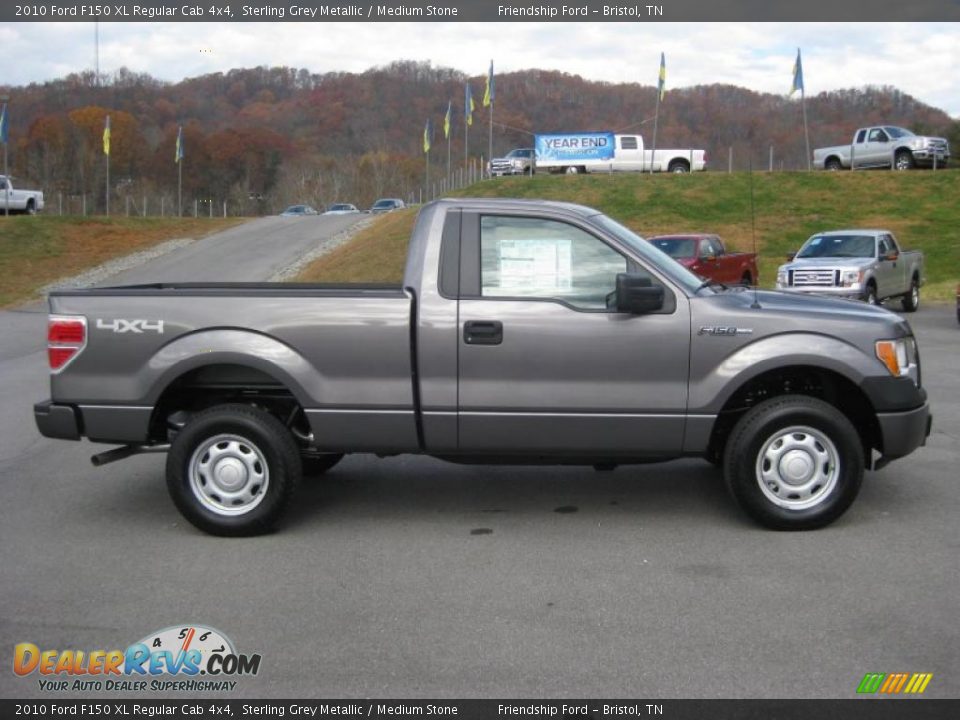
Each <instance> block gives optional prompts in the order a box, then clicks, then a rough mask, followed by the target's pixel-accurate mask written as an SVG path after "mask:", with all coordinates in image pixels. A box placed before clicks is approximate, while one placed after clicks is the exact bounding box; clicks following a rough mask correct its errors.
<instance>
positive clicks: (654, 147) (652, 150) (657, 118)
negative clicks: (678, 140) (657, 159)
mask: <svg viewBox="0 0 960 720" xmlns="http://www.w3.org/2000/svg"><path fill="white" fill-rule="evenodd" d="M659 123H660V89H659V88H657V109H656V111H655V112H654V114H653V145H651V146H650V174H651V175H653V156H654V155H656V153H657V125H659Z"/></svg>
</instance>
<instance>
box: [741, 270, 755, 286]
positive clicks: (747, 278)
mask: <svg viewBox="0 0 960 720" xmlns="http://www.w3.org/2000/svg"><path fill="white" fill-rule="evenodd" d="M740 284H741V285H743V286H744V287H750V286H751V285H753V276H752V275H751V274H750V273H749V272H745V273H744V274H743V277H742V278H740Z"/></svg>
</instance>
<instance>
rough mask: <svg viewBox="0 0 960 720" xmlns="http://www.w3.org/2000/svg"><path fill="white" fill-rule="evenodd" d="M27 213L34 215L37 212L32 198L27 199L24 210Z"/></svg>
mask: <svg viewBox="0 0 960 720" xmlns="http://www.w3.org/2000/svg"><path fill="white" fill-rule="evenodd" d="M25 212H26V213H27V215H36V214H37V204H36V203H35V202H34V201H33V199H30V200H27V209H26V210H25Z"/></svg>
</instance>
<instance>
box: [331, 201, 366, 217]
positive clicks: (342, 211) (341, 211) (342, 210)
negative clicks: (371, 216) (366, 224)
mask: <svg viewBox="0 0 960 720" xmlns="http://www.w3.org/2000/svg"><path fill="white" fill-rule="evenodd" d="M358 212H360V211H359V210H357V206H356V205H351V204H349V203H335V204H333V205H331V206H330V207H328V208H327V211H326V212H325V213H324V215H353V214H354V213H358Z"/></svg>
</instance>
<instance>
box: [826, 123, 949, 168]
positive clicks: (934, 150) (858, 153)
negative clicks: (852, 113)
mask: <svg viewBox="0 0 960 720" xmlns="http://www.w3.org/2000/svg"><path fill="white" fill-rule="evenodd" d="M949 160H950V145H949V143H948V142H947V141H946V139H945V138H941V137H926V136H922V135H914V134H913V133H912V132H910V131H909V130H907V129H905V128H902V127H895V126H893V125H876V126H874V127H864V128H860V129H859V130H857V131H856V132H855V133H854V134H853V140H852V141H851V142H850V144H849V145H834V146H833V147H825V148H816V149H815V150H814V151H813V166H814V167H815V168H819V169H820V170H843V169H847V170H850V169H854V170H856V169H857V168H861V169H867V168H893V169H894V170H910V169H912V168H915V167H921V166H923V167H939V168H944V167H946V166H947V162H948V161H949Z"/></svg>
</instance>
